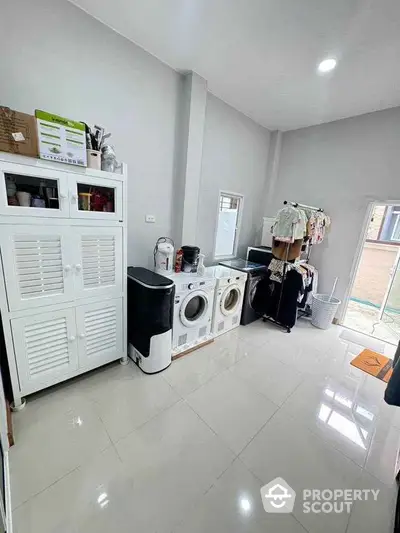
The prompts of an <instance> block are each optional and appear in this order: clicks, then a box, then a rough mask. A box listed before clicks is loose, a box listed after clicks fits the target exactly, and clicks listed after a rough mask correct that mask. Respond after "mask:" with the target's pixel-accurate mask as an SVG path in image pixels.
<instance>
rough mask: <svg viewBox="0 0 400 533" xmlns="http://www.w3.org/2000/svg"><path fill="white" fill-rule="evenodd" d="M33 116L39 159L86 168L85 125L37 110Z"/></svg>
mask: <svg viewBox="0 0 400 533" xmlns="http://www.w3.org/2000/svg"><path fill="white" fill-rule="evenodd" d="M35 116H36V119H37V130H38V136H39V156H40V158H41V159H49V160H51V161H58V162H60V163H68V164H70V165H79V166H82V167H86V164H87V163H86V133H85V125H84V124H82V122H76V121H75V120H70V119H68V118H64V117H60V116H58V115H53V114H52V113H47V112H46V111H41V110H39V109H36V110H35Z"/></svg>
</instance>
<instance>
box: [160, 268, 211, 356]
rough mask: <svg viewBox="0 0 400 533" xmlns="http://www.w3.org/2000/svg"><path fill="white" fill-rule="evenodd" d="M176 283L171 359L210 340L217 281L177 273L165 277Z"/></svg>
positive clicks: (209, 275)
mask: <svg viewBox="0 0 400 533" xmlns="http://www.w3.org/2000/svg"><path fill="white" fill-rule="evenodd" d="M168 277H169V278H170V279H172V280H173V281H174V282H175V300H174V321H173V326H172V356H173V357H175V356H177V355H179V354H180V353H182V352H185V351H187V350H190V349H191V348H195V347H196V346H198V345H200V344H203V343H204V342H207V341H209V340H211V339H212V338H213V335H212V332H211V326H212V323H211V322H212V314H213V305H214V292H215V284H216V279H215V277H214V275H213V273H212V272H206V273H205V275H204V276H198V275H197V274H187V273H185V272H178V273H175V274H170V275H168Z"/></svg>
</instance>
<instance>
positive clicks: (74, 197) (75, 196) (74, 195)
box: [71, 194, 78, 204]
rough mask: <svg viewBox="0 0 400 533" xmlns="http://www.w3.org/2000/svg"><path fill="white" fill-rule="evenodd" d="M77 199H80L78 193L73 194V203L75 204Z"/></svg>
mask: <svg viewBox="0 0 400 533" xmlns="http://www.w3.org/2000/svg"><path fill="white" fill-rule="evenodd" d="M77 199H78V195H77V194H73V195H72V196H71V200H72V203H73V204H74V203H75V202H76V201H77Z"/></svg>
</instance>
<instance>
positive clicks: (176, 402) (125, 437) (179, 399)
mask: <svg viewBox="0 0 400 533" xmlns="http://www.w3.org/2000/svg"><path fill="white" fill-rule="evenodd" d="M178 396H179V395H178ZM181 401H185V399H184V398H178V399H177V400H176V401H174V402H173V403H172V404H169V405H167V406H165V407H162V408H161V409H160V410H159V411H157V413H155V414H154V415H152V416H151V417H150V418H149V419H148V420H146V421H145V422H142V423H141V424H139V425H138V426H137V427H135V428H134V429H132V431H130V432H129V433H127V434H126V435H124V436H123V437H120V438H119V439H117V440H115V441H114V440H112V442H113V443H114V444H115V445H116V444H119V443H120V442H121V441H122V440H124V439H127V438H128V437H129V436H130V435H132V433H134V432H135V431H138V430H139V429H142V428H143V426H145V425H146V424H148V423H149V422H151V421H152V420H154V419H155V418H157V417H158V416H159V415H161V414H163V413H165V412H166V411H168V409H171V408H172V407H174V406H175V405H176V404H178V403H179V402H181Z"/></svg>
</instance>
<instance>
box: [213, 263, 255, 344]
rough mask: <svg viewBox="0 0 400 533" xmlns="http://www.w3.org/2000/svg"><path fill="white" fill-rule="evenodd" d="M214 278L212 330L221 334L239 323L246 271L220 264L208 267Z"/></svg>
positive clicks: (215, 333)
mask: <svg viewBox="0 0 400 533" xmlns="http://www.w3.org/2000/svg"><path fill="white" fill-rule="evenodd" d="M206 271H209V272H210V273H211V271H213V274H214V277H215V279H216V282H217V283H216V287H215V298H214V313H213V320H212V332H213V334H214V336H215V337H216V336H218V335H222V333H226V332H227V331H230V330H232V329H234V328H237V327H238V326H239V325H240V316H241V314H242V305H243V297H244V293H245V287H246V281H247V273H246V272H240V271H239V270H234V269H232V268H227V267H224V266H221V265H218V266H216V267H208V268H207V269H206Z"/></svg>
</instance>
